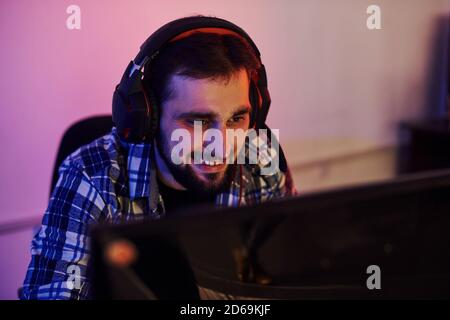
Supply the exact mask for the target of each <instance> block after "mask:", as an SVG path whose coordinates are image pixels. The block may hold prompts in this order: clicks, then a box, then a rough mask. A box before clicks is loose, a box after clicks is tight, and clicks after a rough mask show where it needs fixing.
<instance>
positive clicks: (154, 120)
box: [144, 85, 159, 142]
mask: <svg viewBox="0 0 450 320" xmlns="http://www.w3.org/2000/svg"><path fill="white" fill-rule="evenodd" d="M144 94H145V96H146V101H147V103H148V108H149V115H148V118H147V121H146V132H147V139H146V140H147V141H150V142H152V141H153V139H154V137H155V136H156V134H157V132H158V126H159V108H158V101H157V99H156V96H155V94H154V93H153V90H152V89H151V88H150V87H149V86H146V85H145V90H144Z"/></svg>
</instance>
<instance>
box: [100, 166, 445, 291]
mask: <svg viewBox="0 0 450 320" xmlns="http://www.w3.org/2000/svg"><path fill="white" fill-rule="evenodd" d="M117 244H119V245H118V246H117ZM121 244H122V246H121ZM92 248H93V260H92V261H93V263H92V267H93V268H92V272H93V278H94V297H95V298H100V299H104V298H113V299H127V298H130V299H147V298H148V299H152V298H157V299H185V298H186V299H199V298H201V297H202V298H204V295H202V292H214V293H216V294H218V295H219V297H245V298H257V299H258V298H264V299H266V298H268V299H317V298H319V299H320V298H326V299H329V298H331V299H346V298H364V299H365V298H369V299H370V298H387V299H390V298H448V297H450V170H441V171H434V172H426V173H420V174H414V175H409V176H404V177H399V178H395V179H393V180H389V181H383V182H377V183H371V184H366V185H359V186H352V187H345V188H339V189H335V190H328V191H323V192H317V193H311V194H304V195H299V196H296V197H291V198H286V199H279V200H274V201H271V202H266V203H262V204H258V205H252V206H246V207H239V208H222V209H217V208H211V207H196V208H187V209H186V210H184V211H183V212H180V213H179V214H174V215H172V216H170V215H169V216H168V217H167V218H165V219H162V220H158V221H147V222H140V223H132V224H128V225H107V226H99V227H98V228H96V229H95V230H94V232H93V237H92ZM112 248H113V249H114V248H119V249H120V248H122V249H123V248H125V251H124V252H125V254H124V256H125V259H122V260H125V263H123V264H122V265H121V262H120V257H121V256H120V254H121V253H120V250H119V262H115V260H114V258H111V255H110V253H111V252H114V250H111V249H112ZM242 248H246V250H241V249H242ZM127 250H128V251H127ZM239 250H241V251H239ZM127 252H128V253H127ZM236 252H247V253H248V252H250V254H251V256H252V257H256V258H255V259H256V260H257V261H258V263H259V265H260V267H261V268H262V269H263V270H264V272H265V273H266V274H268V275H270V277H271V278H272V282H271V283H270V284H261V283H258V282H256V283H255V282H246V281H241V280H242V278H241V277H239V270H241V271H242V264H241V265H240V264H239V261H240V260H239V256H236ZM122 253H123V252H122ZM127 257H128V258H127ZM122 258H123V256H122ZM377 268H378V270H375V269H377ZM374 276H376V277H377V278H374ZM244 280H245V279H244ZM376 282H378V283H376ZM368 283H370V285H368ZM374 284H375V287H374V286H373V285H374ZM377 286H378V287H379V288H378V287H377ZM369 287H370V289H369ZM199 288H200V289H199ZM204 290H206V291H204ZM216 297H217V295H216Z"/></svg>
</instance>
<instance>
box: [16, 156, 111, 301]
mask: <svg viewBox="0 0 450 320" xmlns="http://www.w3.org/2000/svg"><path fill="white" fill-rule="evenodd" d="M106 208H107V206H106V205H105V202H104V201H103V199H102V197H101V196H100V194H99V192H98V191H97V189H96V188H95V187H94V185H93V184H92V182H91V181H90V179H89V177H88V175H87V174H86V173H85V172H84V171H83V170H82V168H79V167H78V166H77V165H76V164H73V163H70V162H69V161H68V160H66V161H65V162H64V163H63V164H62V166H61V167H60V169H59V179H58V182H57V184H56V186H55V188H54V191H53V193H52V195H51V197H50V202H49V205H48V208H47V210H46V211H45V213H44V217H43V220H42V225H41V227H40V229H39V231H38V232H37V233H36V235H35V236H34V238H33V240H32V243H31V262H30V264H29V267H28V270H27V273H26V276H25V281H24V284H23V288H22V294H21V297H20V298H21V299H88V298H89V297H90V291H91V290H90V288H91V283H90V280H89V277H87V269H88V260H89V255H90V252H89V236H88V229H89V226H90V225H91V224H92V223H96V222H98V221H99V219H100V218H101V217H102V216H103V214H104V211H105V210H106Z"/></svg>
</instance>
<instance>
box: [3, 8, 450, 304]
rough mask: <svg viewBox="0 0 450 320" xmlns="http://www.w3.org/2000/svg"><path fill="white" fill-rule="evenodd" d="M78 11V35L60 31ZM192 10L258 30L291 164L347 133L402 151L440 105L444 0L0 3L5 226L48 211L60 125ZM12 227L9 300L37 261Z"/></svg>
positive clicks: (105, 103)
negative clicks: (399, 140)
mask: <svg viewBox="0 0 450 320" xmlns="http://www.w3.org/2000/svg"><path fill="white" fill-rule="evenodd" d="M72 4H76V5H78V6H79V7H80V9H81V29H80V30H76V29H75V30H69V29H68V28H67V27H66V19H67V17H68V16H69V14H67V13H66V9H67V7H68V6H69V5H72ZM370 4H378V5H379V6H380V7H381V9H382V29H381V30H375V31H371V30H368V29H367V27H366V19H367V13H366V8H367V7H368V6H369V5H370ZM192 14H204V15H214V16H218V17H223V18H225V19H228V20H230V21H232V22H234V23H236V24H238V25H240V26H241V27H242V28H243V29H245V30H246V31H247V32H248V33H249V34H250V35H251V36H252V38H253V39H254V41H255V42H256V44H257V45H258V47H259V48H260V51H261V52H262V58H263V62H264V63H265V65H266V68H267V70H268V77H269V85H270V90H271V95H272V101H273V103H272V110H271V114H270V116H269V125H271V126H272V127H274V128H280V136H281V140H282V143H283V141H285V144H286V152H287V155H288V158H289V157H290V158H291V159H292V161H293V162H295V161H297V160H296V159H302V155H301V154H299V153H301V151H302V150H298V148H296V147H295V146H296V145H297V143H298V142H299V141H312V140H313V141H316V142H317V144H318V145H320V143H321V142H323V141H325V142H329V141H330V139H334V138H335V137H339V138H342V139H343V140H341V141H344V142H345V141H347V142H348V141H349V143H342V145H338V147H339V148H338V149H339V150H338V151H339V152H342V153H345V152H346V151H348V150H349V149H351V148H356V147H355V146H357V147H361V146H362V147H374V146H382V145H390V144H395V143H396V135H395V124H396V123H397V122H398V121H399V120H405V119H414V118H418V117H420V116H421V115H423V114H424V113H425V111H424V110H425V109H426V108H427V106H428V105H429V104H430V103H434V101H440V100H439V99H437V100H433V99H435V98H433V97H434V95H433V92H435V93H437V94H440V93H439V92H440V91H439V90H438V89H435V88H437V85H436V84H437V83H439V82H440V81H443V74H444V72H442V73H441V72H440V71H439V68H437V69H436V68H435V67H433V66H435V65H436V61H437V63H438V65H439V64H442V63H443V59H444V56H445V50H446V48H445V46H444V45H443V44H442V45H436V43H435V39H436V37H435V35H436V33H440V32H444V29H441V27H440V24H438V23H437V22H438V21H440V19H442V17H448V14H449V8H448V0H434V1H421V0H413V1H406V0H389V1H388V0H371V1H368V0H343V1H328V0H319V1H317V0H308V1H301V0H299V1H293V0H284V1H272V0H251V1H241V0H227V1H210V0H191V1H181V0H180V1H174V0H166V1H153V0H151V1H150V0H114V1H101V0H71V1H65V0H40V1H38V0H2V1H1V2H0V70H1V75H0V110H1V111H0V138H1V140H0V141H1V149H0V150H1V152H0V177H1V180H0V230H2V226H11V225H17V224H19V225H20V224H21V223H22V222H24V221H25V222H26V221H29V219H39V217H40V216H42V214H43V212H44V210H45V208H46V205H47V200H48V192H49V186H50V179H51V173H52V169H53V164H54V160H55V157H56V150H57V147H58V144H59V142H60V139H61V135H62V133H63V132H64V130H65V129H66V128H67V127H68V126H69V125H70V124H72V123H73V122H75V121H77V120H79V119H81V118H84V117H87V116H91V115H96V114H106V113H110V109H111V97H112V91H113V88H114V86H115V85H116V84H117V82H118V81H119V79H120V77H121V75H122V72H123V70H124V68H125V67H126V65H127V64H128V62H129V61H130V59H132V57H134V55H135V54H136V53H137V50H138V48H139V46H140V45H141V43H142V42H143V40H145V39H146V38H147V37H148V36H149V35H150V34H151V33H152V32H153V31H155V30H156V29H157V28H158V27H159V26H161V25H162V24H164V23H166V22H168V21H170V20H173V19H176V18H179V17H182V16H186V15H192ZM444 38H445V37H444ZM438 39H439V38H438ZM439 44H440V43H439ZM430 79H432V80H430ZM430 90H431V92H430ZM433 90H435V91H433ZM441 91H442V90H441ZM346 139H347V140H346ZM355 141H358V143H355ZM31 221H32V220H31ZM4 229H5V230H6V229H8V228H6V227H5V228H4ZM8 230H9V229H8ZM17 230H20V231H16V232H9V231H8V232H5V233H4V234H0V298H9V299H13V298H15V296H16V293H15V291H16V289H17V288H18V287H20V285H21V282H22V280H23V277H24V274H25V270H26V266H27V264H28V261H29V249H28V248H29V241H30V239H31V236H32V229H31V227H28V228H25V229H23V228H22V229H17Z"/></svg>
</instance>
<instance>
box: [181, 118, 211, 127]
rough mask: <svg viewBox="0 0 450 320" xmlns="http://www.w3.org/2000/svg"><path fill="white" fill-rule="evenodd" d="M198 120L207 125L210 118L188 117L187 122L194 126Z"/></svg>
mask: <svg viewBox="0 0 450 320" xmlns="http://www.w3.org/2000/svg"><path fill="white" fill-rule="evenodd" d="M196 121H198V122H201V125H202V126H207V125H208V124H209V120H206V119H186V122H187V124H188V125H190V126H192V127H193V126H194V125H195V122H196Z"/></svg>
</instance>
